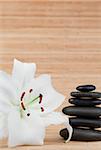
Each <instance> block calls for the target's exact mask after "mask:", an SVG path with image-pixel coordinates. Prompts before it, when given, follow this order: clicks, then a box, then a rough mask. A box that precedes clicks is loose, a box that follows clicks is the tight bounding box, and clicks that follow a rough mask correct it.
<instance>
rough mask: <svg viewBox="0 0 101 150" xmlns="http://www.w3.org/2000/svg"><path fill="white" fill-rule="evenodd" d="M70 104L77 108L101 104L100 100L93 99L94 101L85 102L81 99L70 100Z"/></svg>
mask: <svg viewBox="0 0 101 150" xmlns="http://www.w3.org/2000/svg"><path fill="white" fill-rule="evenodd" d="M68 101H69V103H70V104H74V105H76V106H89V107H91V106H96V105H100V104H101V100H100V99H93V100H89V99H88V100H87V99H86V100H85V99H79V98H70V99H69V100H68Z"/></svg>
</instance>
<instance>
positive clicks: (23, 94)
mask: <svg viewBox="0 0 101 150" xmlns="http://www.w3.org/2000/svg"><path fill="white" fill-rule="evenodd" d="M24 96H25V92H23V93H22V95H21V101H22V100H23V98H24Z"/></svg>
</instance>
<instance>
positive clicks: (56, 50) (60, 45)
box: [0, 0, 101, 150]
mask: <svg viewBox="0 0 101 150" xmlns="http://www.w3.org/2000/svg"><path fill="white" fill-rule="evenodd" d="M14 58H17V59H19V60H21V61H26V62H35V63H36V64H37V75H39V74H41V73H49V74H51V75H52V78H53V84H54V86H55V87H56V88H57V89H58V90H59V91H61V92H62V93H63V94H64V95H67V96H68V97H69V93H70V92H71V91H72V90H74V89H75V87H76V86H77V85H79V84H90V83H91V84H95V85H96V86H97V89H98V91H101V1H100V0H99V1H97V0H0V69H3V70H5V71H7V72H8V73H11V69H12V64H13V59H14ZM65 105H68V103H67V102H66V101H65V102H64V104H63V105H62V106H61V107H60V109H59V110H61V109H62V108H63V106H65ZM60 129H61V126H58V127H53V126H52V127H50V128H49V129H48V130H47V135H46V140H45V145H44V146H43V147H40V146H32V147H26V148H25V147H21V148H20V149H24V150H25V149H31V150H32V149H35V150H38V149H44V150H56V149H61V150H65V149H68V150H74V149H75V150H90V149H92V150H93V149H94V150H96V149H97V150H98V149H101V142H92V143H87V142H70V143H68V144H67V145H66V144H64V143H63V141H62V140H61V138H60V137H59V135H58V132H59V130H60ZM0 147H1V149H2V148H3V149H7V144H6V142H4V141H1V142H0ZM16 149H18V148H16Z"/></svg>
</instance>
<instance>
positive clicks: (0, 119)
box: [0, 112, 8, 139]
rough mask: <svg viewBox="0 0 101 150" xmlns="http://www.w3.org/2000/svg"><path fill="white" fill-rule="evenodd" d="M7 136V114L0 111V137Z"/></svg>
mask: <svg viewBox="0 0 101 150" xmlns="http://www.w3.org/2000/svg"><path fill="white" fill-rule="evenodd" d="M6 137H8V127H7V116H5V115H4V114H3V113H1V112H0V139H3V138H6Z"/></svg>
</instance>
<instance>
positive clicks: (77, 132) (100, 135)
mask: <svg viewBox="0 0 101 150" xmlns="http://www.w3.org/2000/svg"><path fill="white" fill-rule="evenodd" d="M60 136H61V137H63V138H64V140H67V139H68V136H69V133H68V130H67V129H66V128H64V129H62V130H61V131H60ZM71 140H74V141H101V131H98V130H91V129H80V128H74V129H73V134H72V138H71Z"/></svg>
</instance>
